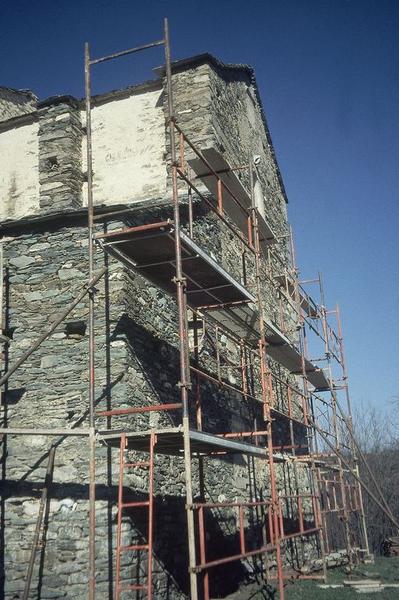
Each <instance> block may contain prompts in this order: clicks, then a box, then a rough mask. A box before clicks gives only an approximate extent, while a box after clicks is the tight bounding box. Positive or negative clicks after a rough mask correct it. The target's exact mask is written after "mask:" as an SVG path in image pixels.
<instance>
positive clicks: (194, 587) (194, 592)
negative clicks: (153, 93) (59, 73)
mask: <svg viewBox="0 0 399 600" xmlns="http://www.w3.org/2000/svg"><path fill="white" fill-rule="evenodd" d="M164 40H165V64H166V87H167V97H168V98H167V99H168V106H167V110H168V118H167V125H168V129H169V142H170V157H171V170H172V195H173V219H174V227H175V254H176V278H175V283H176V295H177V307H178V319H179V347H180V396H181V402H182V404H183V439H184V467H185V468H184V471H185V480H186V505H187V506H186V510H187V530H188V553H189V572H190V588H191V600H198V582H197V574H196V572H195V567H196V547H195V529H194V528H195V524H194V512H193V489H192V469H191V449H190V425H189V410H188V390H189V388H190V370H189V357H188V343H187V318H186V310H187V309H186V281H185V279H184V277H183V268H182V259H181V240H180V209H179V194H178V187H177V163H176V140H175V126H174V120H175V117H174V108H173V95H172V68H171V55H170V41H169V24H168V19H166V18H165V20H164Z"/></svg>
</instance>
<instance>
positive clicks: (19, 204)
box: [0, 122, 39, 220]
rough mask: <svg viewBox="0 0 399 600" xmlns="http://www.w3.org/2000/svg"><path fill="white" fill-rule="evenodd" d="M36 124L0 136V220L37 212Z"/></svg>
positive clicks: (14, 129)
mask: <svg viewBox="0 0 399 600" xmlns="http://www.w3.org/2000/svg"><path fill="white" fill-rule="evenodd" d="M38 130H39V124H38V123H37V122H35V123H30V124H26V125H23V126H21V127H15V128H13V129H9V130H5V131H1V132H0V164H1V169H0V219H1V220H4V219H7V218H19V217H24V216H27V215H31V214H33V213H37V212H39V142H38Z"/></svg>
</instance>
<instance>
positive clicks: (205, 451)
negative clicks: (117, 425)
mask: <svg viewBox="0 0 399 600" xmlns="http://www.w3.org/2000/svg"><path fill="white" fill-rule="evenodd" d="M122 433H124V434H125V435H126V442H127V448H128V449H129V450H136V451H139V452H148V448H149V443H150V439H151V435H152V434H155V435H156V453H157V454H167V455H172V456H183V452H184V440H183V436H184V431H183V427H182V426H179V427H171V428H168V429H158V430H151V429H150V430H147V431H126V430H122V429H121V430H114V431H109V430H105V431H101V430H100V431H98V432H97V437H98V439H99V441H100V442H102V443H103V444H106V445H108V446H113V447H117V448H119V444H120V437H121V434H122ZM188 433H189V438H190V448H191V454H192V456H206V455H209V454H246V455H247V456H253V457H255V458H260V459H264V460H267V459H268V458H269V455H268V452H267V450H266V449H265V448H262V447H260V446H256V445H255V444H248V443H246V442H242V441H238V440H234V439H231V438H225V437H222V436H219V435H214V434H212V433H207V432H204V431H199V430H196V429H190V430H189V432H188ZM237 436H239V434H237ZM273 458H274V460H276V461H279V462H281V461H283V460H284V459H283V458H282V457H281V456H279V455H277V454H276V455H273Z"/></svg>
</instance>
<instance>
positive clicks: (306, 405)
mask: <svg viewBox="0 0 399 600" xmlns="http://www.w3.org/2000/svg"><path fill="white" fill-rule="evenodd" d="M289 240H290V250H291V270H292V273H293V280H294V294H295V303H296V310H297V315H298V323H299V326H300V329H299V345H300V350H301V368H302V383H303V390H302V391H303V420H304V423H305V425H306V427H307V429H306V436H307V440H308V444H309V450H310V455H311V459H312V460H311V467H310V475H311V480H312V492H313V493H314V494H315V495H317V498H315V501H314V502H313V505H312V506H313V516H314V520H315V525H316V526H317V527H318V528H319V533H318V537H319V544H320V554H321V559H322V564H323V578H324V580H326V579H327V563H326V548H325V543H324V531H323V525H324V524H323V523H322V520H321V514H322V512H321V490H320V485H319V481H318V475H317V472H316V465H315V461H314V456H313V442H314V440H315V439H316V436H315V429H314V428H312V429H310V428H309V425H310V424H309V412H311V411H313V405H312V403H311V394H310V392H309V386H308V380H307V374H306V364H305V360H306V358H307V343H306V337H305V319H304V316H303V313H302V310H301V296H300V289H299V281H298V268H297V265H296V252H295V244H294V235H293V231H292V228H291V227H290V230H289ZM310 432H312V433H310ZM316 443H317V442H316ZM325 529H326V527H325ZM325 535H327V530H326V531H325Z"/></svg>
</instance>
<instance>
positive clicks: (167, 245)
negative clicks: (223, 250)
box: [96, 221, 255, 308]
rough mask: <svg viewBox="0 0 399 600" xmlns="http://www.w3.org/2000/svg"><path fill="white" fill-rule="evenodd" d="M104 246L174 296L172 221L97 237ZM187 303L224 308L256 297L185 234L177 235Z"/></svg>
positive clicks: (173, 230)
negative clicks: (178, 236) (179, 242)
mask: <svg viewBox="0 0 399 600" xmlns="http://www.w3.org/2000/svg"><path fill="white" fill-rule="evenodd" d="M96 239H97V240H101V243H102V245H103V247H104V248H105V249H106V250H108V251H109V252H110V253H111V254H113V255H114V256H115V257H116V258H118V260H120V261H121V262H123V263H125V264H126V265H127V266H128V267H129V268H133V269H136V270H137V271H138V272H139V273H141V274H142V275H143V277H145V278H146V279H148V280H149V281H151V282H152V283H154V284H155V285H156V286H158V287H159V288H161V289H163V290H164V291H165V292H167V293H169V294H171V295H175V294H176V285H175V277H176V262H175V252H176V250H175V229H174V225H173V222H172V221H163V222H160V223H150V224H148V225H142V226H138V227H127V228H124V229H120V230H117V231H111V232H109V233H105V234H101V235H98V236H96ZM180 241H181V253H182V269H183V276H184V277H185V278H186V281H187V292H186V294H187V304H188V305H189V306H190V307H191V308H198V307H200V306H204V305H226V304H232V303H237V302H244V303H245V302H254V301H255V298H254V296H253V295H252V294H250V293H249V292H248V291H247V290H246V289H245V288H244V287H243V286H242V285H241V284H240V283H239V282H238V281H236V280H235V279H234V278H233V277H232V276H231V275H230V274H229V273H227V271H225V270H224V269H223V267H221V266H220V265H219V264H218V263H217V262H216V261H215V260H214V259H213V258H211V257H210V256H209V255H208V254H207V253H206V252H204V251H203V250H202V249H201V248H200V247H199V246H198V244H196V243H195V242H194V241H193V240H192V239H191V238H190V237H188V236H187V235H186V234H185V233H183V232H180Z"/></svg>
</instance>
